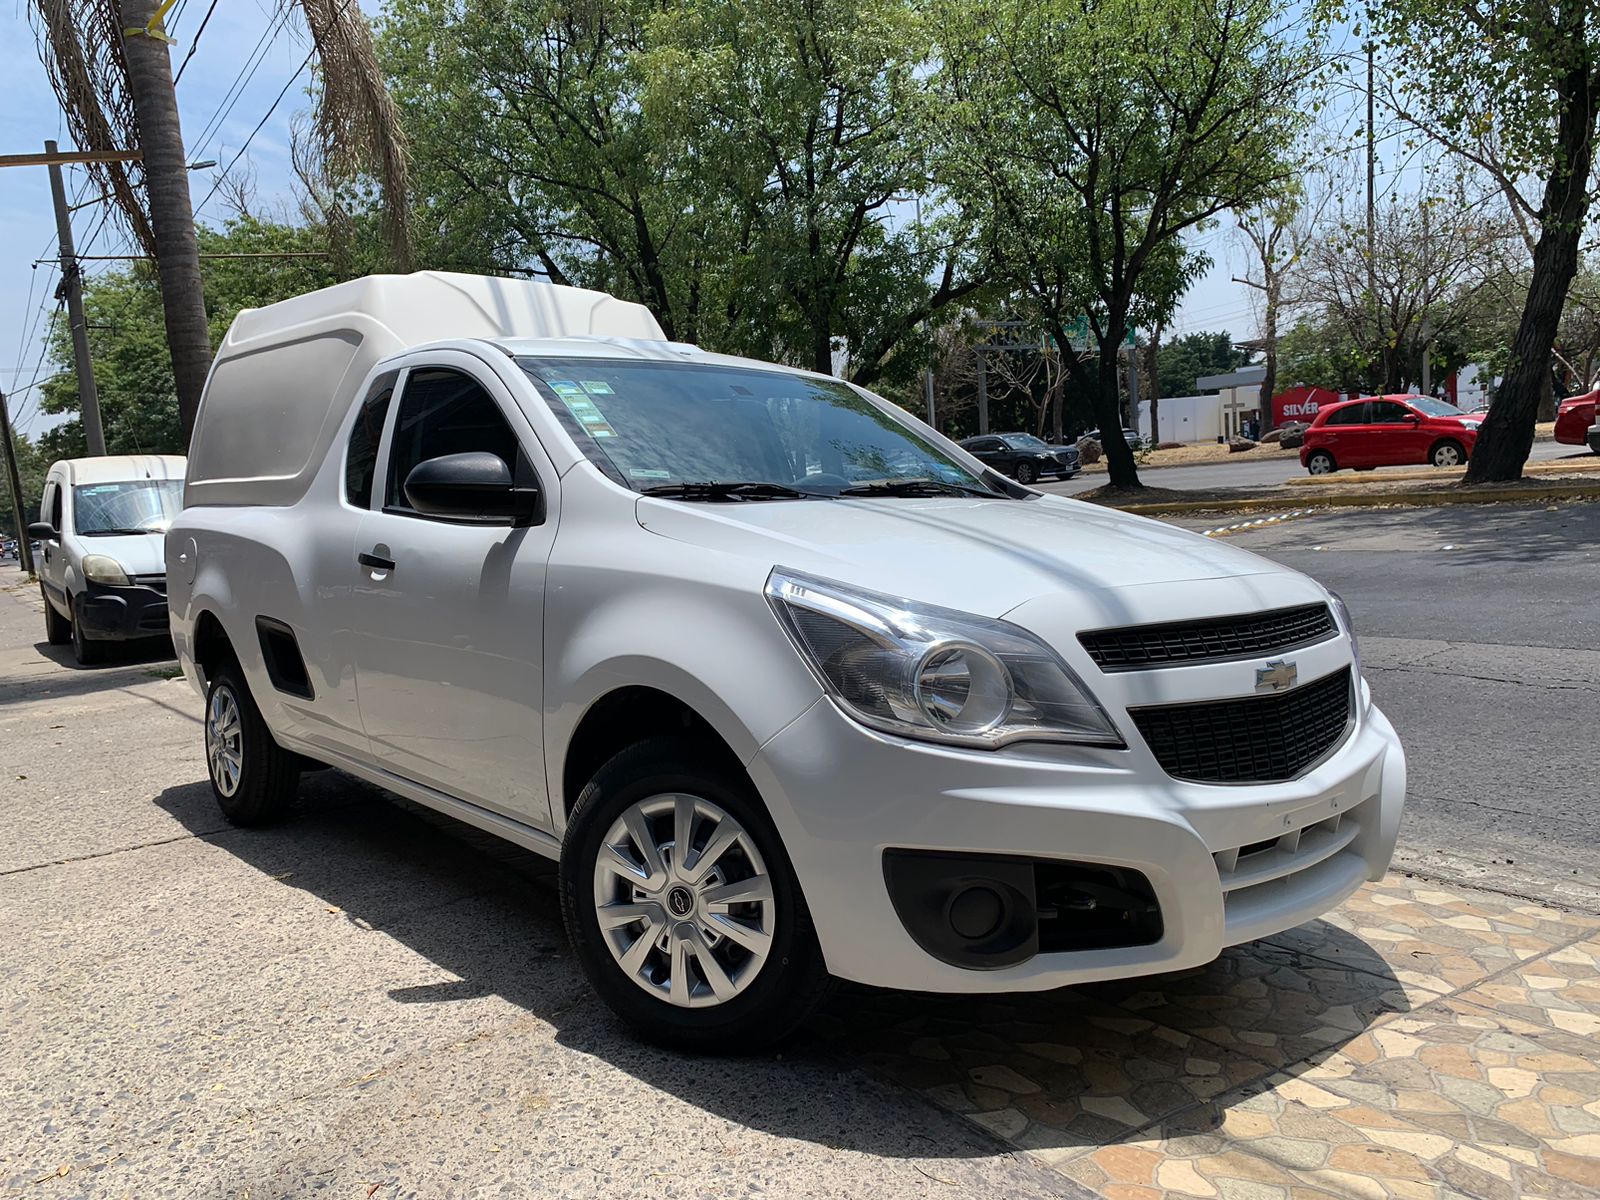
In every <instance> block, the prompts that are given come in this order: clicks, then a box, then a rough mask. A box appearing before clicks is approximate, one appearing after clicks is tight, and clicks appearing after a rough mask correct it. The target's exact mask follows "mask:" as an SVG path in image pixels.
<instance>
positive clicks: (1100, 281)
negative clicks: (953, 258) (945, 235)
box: [936, 0, 1316, 487]
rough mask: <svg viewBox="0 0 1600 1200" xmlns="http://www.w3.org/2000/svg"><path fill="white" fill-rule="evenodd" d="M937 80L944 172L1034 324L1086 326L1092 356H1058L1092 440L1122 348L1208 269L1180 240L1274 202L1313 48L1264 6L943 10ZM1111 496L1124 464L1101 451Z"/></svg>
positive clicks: (1120, 452)
mask: <svg viewBox="0 0 1600 1200" xmlns="http://www.w3.org/2000/svg"><path fill="white" fill-rule="evenodd" d="M936 12H937V21H938V37H939V42H940V45H939V53H940V59H941V66H940V68H939V70H938V72H937V75H936V80H937V83H938V85H939V87H940V88H941V90H942V92H943V94H944V96H945V98H946V101H947V104H946V113H947V117H948V121H949V129H950V132H949V134H948V135H947V138H946V148H947V151H948V153H947V154H946V156H945V159H944V168H943V169H944V171H945V172H946V174H947V177H948V179H949V181H950V184H951V186H952V188H953V189H954V190H955V191H956V193H957V195H960V196H962V197H963V198H965V199H967V201H968V202H969V203H970V204H971V205H972V206H973V207H974V208H977V209H981V210H982V211H983V213H984V225H985V228H986V231H987V236H988V238H989V239H990V248H991V250H992V253H993V254H994V256H995V258H996V260H997V261H998V262H999V263H1000V264H1001V273H1002V275H1003V277H1004V278H1005V279H1006V281H1007V282H1008V283H1010V284H1011V285H1012V286H1014V287H1015V289H1016V290H1017V291H1018V292H1020V293H1022V294H1024V295H1025V296H1026V297H1027V300H1028V304H1029V306H1030V308H1031V310H1032V311H1031V312H1030V313H1029V314H1028V315H1029V316H1030V318H1031V319H1032V320H1034V321H1035V322H1037V324H1039V325H1040V326H1042V327H1043V328H1045V329H1047V330H1049V331H1050V332H1051V334H1052V335H1053V336H1054V337H1055V338H1056V339H1057V342H1058V343H1059V344H1061V345H1066V344H1068V343H1069V341H1070V327H1071V326H1072V325H1073V324H1074V323H1075V322H1076V321H1077V320H1078V319H1081V318H1087V321H1088V325H1089V330H1090V334H1091V338H1092V341H1093V343H1094V346H1095V348H1097V349H1098V355H1097V357H1095V358H1093V359H1090V360H1088V361H1079V360H1078V359H1077V358H1075V357H1071V356H1069V360H1068V361H1069V370H1070V373H1071V378H1072V379H1073V380H1074V382H1075V383H1077V384H1078V385H1079V387H1081V388H1082V389H1083V390H1085V391H1089V392H1091V393H1092V394H1093V396H1094V409H1095V416H1096V418H1097V421H1098V423H1099V425H1100V428H1101V429H1104V430H1114V429H1120V428H1121V424H1122V421H1121V416H1120V413H1119V411H1118V409H1119V405H1118V396H1119V391H1120V388H1119V379H1118V376H1119V371H1118V366H1119V363H1118V352H1119V350H1120V348H1121V347H1122V346H1123V344H1124V342H1125V340H1126V339H1127V337H1128V334H1129V331H1130V329H1133V328H1139V327H1147V326H1153V325H1155V324H1158V323H1161V322H1162V321H1163V320H1164V319H1165V318H1166V317H1167V316H1168V315H1169V314H1170V312H1171V310H1172V308H1173V306H1174V304H1175V303H1176V300H1177V298H1178V296H1180V295H1181V294H1182V292H1183V290H1184V289H1185V287H1187V285H1188V284H1189V283H1190V282H1191V281H1192V279H1193V278H1194V277H1195V275H1196V274H1197V272H1198V271H1199V270H1201V269H1202V268H1203V267H1204V265H1205V260H1204V258H1203V257H1202V256H1201V255H1199V254H1197V253H1194V252H1192V251H1190V250H1187V249H1186V248H1185V246H1184V242H1183V238H1184V235H1185V234H1186V233H1188V232H1190V231H1192V230H1196V229H1199V228H1202V227H1204V226H1205V225H1206V223H1207V222H1208V221H1210V220H1211V219H1212V218H1213V217H1215V216H1216V215H1217V214H1219V213H1221V212H1224V211H1226V210H1230V209H1240V208H1245V207H1248V206H1250V205H1252V204H1256V203H1260V202H1261V201H1263V200H1266V199H1268V198H1270V197H1272V196H1274V195H1276V194H1278V193H1279V192H1281V191H1282V190H1283V188H1284V187H1285V186H1286V184H1287V182H1288V180H1289V177H1290V175H1291V169H1290V167H1289V163H1288V155H1289V152H1290V148H1291V147H1292V145H1293V143H1294V140H1295V137H1296V135H1297V133H1298V131H1299V130H1300V128H1301V127H1302V125H1303V123H1304V115H1303V112H1302V106H1301V105H1300V104H1299V103H1298V96H1299V93H1300V89H1301V88H1302V87H1303V86H1304V85H1305V84H1306V83H1307V82H1308V80H1310V79H1311V78H1312V77H1313V76H1314V75H1315V74H1316V58H1315V54H1314V49H1315V48H1314V47H1313V46H1312V45H1310V44H1308V43H1306V42H1304V41H1299V42H1296V41H1292V40H1290V38H1289V37H1288V36H1287V34H1286V33H1285V31H1284V23H1283V20H1282V13H1281V9H1280V8H1279V6H1277V5H1274V4H1272V3H1270V0H1172V2H1170V3H1167V4H1162V5H1157V6H1151V5H1149V4H1146V3H1143V2H1142V0H977V2H973V0H945V2H944V3H942V4H940V5H938V6H937V8H936ZM1106 452H1107V454H1106V457H1107V462H1108V466H1109V469H1110V477H1111V484H1112V486H1114V487H1137V486H1138V484H1139V477H1138V471H1137V469H1136V467H1135V464H1134V459H1133V454H1132V452H1131V451H1130V450H1129V449H1128V447H1127V445H1126V444H1125V443H1124V442H1123V440H1122V438H1121V437H1119V436H1111V437H1109V438H1108V439H1107V443H1106Z"/></svg>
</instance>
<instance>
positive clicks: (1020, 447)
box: [961, 433, 1079, 483]
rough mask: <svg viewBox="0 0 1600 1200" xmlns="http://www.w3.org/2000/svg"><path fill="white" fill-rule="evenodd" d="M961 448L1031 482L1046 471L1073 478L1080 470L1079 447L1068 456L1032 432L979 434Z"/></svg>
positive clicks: (965, 442) (1019, 479)
mask: <svg viewBox="0 0 1600 1200" xmlns="http://www.w3.org/2000/svg"><path fill="white" fill-rule="evenodd" d="M961 448H962V449H963V450H965V451H966V452H967V453H968V454H971V455H972V456H973V457H974V458H976V459H978V460H979V461H980V462H982V463H983V464H984V465H985V466H990V467H993V468H994V469H995V470H996V471H1001V472H1004V473H1005V474H1007V475H1010V476H1011V477H1012V478H1014V479H1015V480H1016V481H1017V482H1018V483H1032V482H1033V481H1034V480H1035V479H1038V478H1040V477H1041V476H1044V475H1056V476H1059V477H1060V478H1062V479H1071V478H1072V477H1073V476H1074V475H1076V474H1077V473H1078V470H1079V467H1078V455H1077V452H1076V451H1074V452H1073V454H1072V456H1071V458H1068V457H1066V456H1065V455H1064V454H1061V453H1059V452H1057V451H1055V450H1052V449H1051V448H1050V447H1049V446H1047V445H1045V443H1044V442H1043V441H1041V440H1040V439H1038V438H1036V437H1034V436H1033V434H1031V433H985V434H980V435H979V436H978V437H972V438H968V439H967V440H966V441H964V442H962V443H961Z"/></svg>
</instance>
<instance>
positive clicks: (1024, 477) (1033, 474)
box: [1017, 462, 1039, 486]
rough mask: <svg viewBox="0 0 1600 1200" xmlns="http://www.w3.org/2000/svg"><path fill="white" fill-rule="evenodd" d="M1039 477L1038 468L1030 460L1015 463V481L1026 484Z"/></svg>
mask: <svg viewBox="0 0 1600 1200" xmlns="http://www.w3.org/2000/svg"><path fill="white" fill-rule="evenodd" d="M1037 478H1039V470H1038V468H1037V467H1035V466H1034V465H1033V464H1032V463H1030V462H1023V463H1018V464H1017V482H1018V483H1020V484H1023V485H1024V486H1026V485H1027V484H1030V483H1032V482H1033V481H1034V480H1035V479H1037Z"/></svg>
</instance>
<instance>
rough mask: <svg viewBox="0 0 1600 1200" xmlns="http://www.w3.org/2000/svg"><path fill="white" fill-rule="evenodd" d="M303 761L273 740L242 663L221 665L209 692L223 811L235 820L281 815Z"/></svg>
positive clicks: (210, 742)
mask: <svg viewBox="0 0 1600 1200" xmlns="http://www.w3.org/2000/svg"><path fill="white" fill-rule="evenodd" d="M300 762H301V760H300V756H299V755H298V754H291V753H289V751H287V750H285V749H284V748H283V747H282V746H280V745H278V743H277V742H276V741H275V740H273V737H272V731H271V730H269V729H268V728H267V723H266V722H265V721H264V720H262V719H261V710H260V709H258V708H257V707H256V702H255V700H254V699H253V698H252V697H251V695H250V689H249V688H248V687H246V686H245V682H244V673H243V672H242V671H241V670H240V669H239V666H238V664H237V663H233V662H229V663H226V664H224V665H223V666H222V667H219V668H218V670H217V673H216V675H215V676H213V677H212V680H211V687H210V688H209V689H208V690H207V692H206V768H207V771H208V773H209V774H210V776H211V794H212V795H213V796H215V797H216V798H217V807H218V808H220V809H221V810H222V815H223V816H224V817H226V818H227V819H228V820H229V821H230V822H232V823H233V824H235V825H265V824H266V823H268V822H269V821H272V820H273V819H275V818H277V817H279V816H281V815H282V814H283V812H284V811H285V810H286V809H287V808H288V807H289V802H290V801H291V800H293V799H294V795H295V792H296V791H298V790H299V787H300Z"/></svg>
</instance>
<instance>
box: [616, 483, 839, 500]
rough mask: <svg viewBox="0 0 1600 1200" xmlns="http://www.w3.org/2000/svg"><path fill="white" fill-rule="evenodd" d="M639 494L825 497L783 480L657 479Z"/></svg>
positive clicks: (721, 497)
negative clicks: (803, 490)
mask: <svg viewBox="0 0 1600 1200" xmlns="http://www.w3.org/2000/svg"><path fill="white" fill-rule="evenodd" d="M639 494H640V495H642V496H667V497H670V498H671V499H674V500H826V499H828V497H827V496H825V495H823V494H822V493H820V492H802V491H801V490H800V489H799V488H792V487H790V486H789V485H788V484H786V483H755V482H748V481H747V482H742V483H719V482H717V481H716V480H714V479H712V480H707V481H706V482H704V483H658V484H655V485H654V486H652V487H647V488H642V489H641V490H640V493H639Z"/></svg>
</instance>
